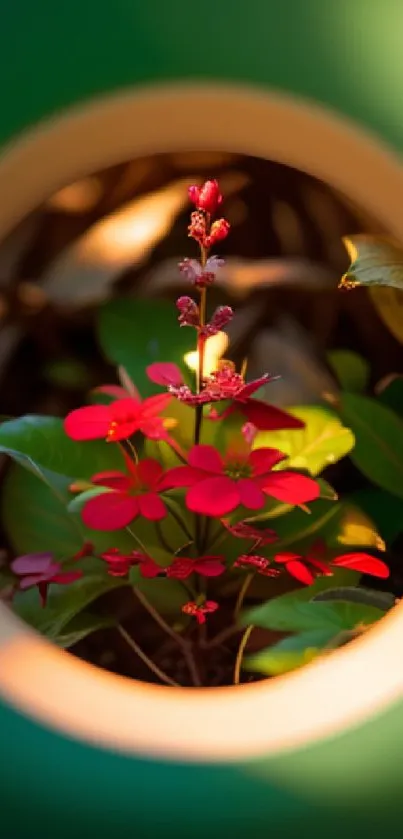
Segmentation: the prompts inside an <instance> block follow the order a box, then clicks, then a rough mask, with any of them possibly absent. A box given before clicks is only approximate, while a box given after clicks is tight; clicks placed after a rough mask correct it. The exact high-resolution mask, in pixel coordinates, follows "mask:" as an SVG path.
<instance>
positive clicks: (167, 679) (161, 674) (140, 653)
mask: <svg viewBox="0 0 403 839" xmlns="http://www.w3.org/2000/svg"><path fill="white" fill-rule="evenodd" d="M116 628H117V630H118V632H119V635H121V636H122V638H124V640H125V641H126V644H128V646H129V647H130V648H131V649H132V650H133V652H135V653H136V655H138V657H139V658H141V660H142V661H144V664H146V665H147V667H148V668H149V670H151V671H152V672H153V673H155V675H156V676H158V678H159V679H161V682H164V683H165V684H166V685H171V686H172V687H175V688H178V687H180V685H179V683H178V682H175V681H174V679H171V678H170V676H167V674H166V673H164V671H163V670H160V668H159V667H158V666H157V665H156V664H155V663H154V662H153V661H152V659H151V658H149V657H148V655H146V653H145V652H144V650H142V649H141V647H139V645H138V644H136V641H135V640H134V639H133V638H132V637H131V635H129V633H128V632H126V630H125V629H124V627H123V626H121V625H120V624H118V625H117V627H116Z"/></svg>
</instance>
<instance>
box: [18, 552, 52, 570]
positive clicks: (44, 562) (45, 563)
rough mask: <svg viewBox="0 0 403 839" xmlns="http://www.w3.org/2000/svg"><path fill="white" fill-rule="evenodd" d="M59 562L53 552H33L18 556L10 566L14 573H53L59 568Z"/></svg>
mask: <svg viewBox="0 0 403 839" xmlns="http://www.w3.org/2000/svg"><path fill="white" fill-rule="evenodd" d="M59 567H60V566H59V563H57V562H54V560H53V554H51V553H33V554H24V556H17V558H16V559H13V561H12V563H11V565H10V568H11V570H12V571H14V574H40V575H41V574H49V573H50V574H53V573H54V572H55V571H58V570H59Z"/></svg>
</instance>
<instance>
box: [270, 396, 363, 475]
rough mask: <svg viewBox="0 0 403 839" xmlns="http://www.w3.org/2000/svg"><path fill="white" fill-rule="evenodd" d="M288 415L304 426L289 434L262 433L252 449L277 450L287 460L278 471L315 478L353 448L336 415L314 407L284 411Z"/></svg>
mask: <svg viewBox="0 0 403 839" xmlns="http://www.w3.org/2000/svg"><path fill="white" fill-rule="evenodd" d="M288 411H289V413H290V414H292V415H293V416H295V417H298V419H301V420H302V421H303V422H304V423H305V427H304V428H301V429H296V430H293V431H265V432H262V433H261V434H258V435H257V437H256V440H255V444H254V447H255V448H260V447H264V446H268V447H270V448H275V449H279V450H280V451H282V452H284V453H285V454H287V455H288V459H287V460H285V461H284V462H283V463H281V464H280V465H279V468H281V469H289V468H292V469H302V470H306V471H307V472H309V473H310V474H311V475H314V476H315V475H319V473H320V472H322V470H323V469H325V468H326V466H329V465H330V464H332V463H336V462H337V461H338V460H340V458H342V457H344V456H345V455H346V454H348V452H349V451H351V449H352V448H353V446H354V436H353V434H352V432H351V431H350V429H349V428H346V427H345V426H343V425H342V423H341V422H340V419H339V418H338V416H337V415H336V414H334V413H333V412H332V411H330V410H328V409H327V408H321V407H317V406H313V407H302V408H292V409H288Z"/></svg>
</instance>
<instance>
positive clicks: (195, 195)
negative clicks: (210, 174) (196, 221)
mask: <svg viewBox="0 0 403 839" xmlns="http://www.w3.org/2000/svg"><path fill="white" fill-rule="evenodd" d="M188 194H189V198H190V200H191V202H192V204H194V205H195V207H196V208H197V209H198V210H204V212H205V213H209V214H210V215H214V213H215V211H216V209H217V207H218V206H219V205H220V204H221V202H222V195H221V192H220V188H219V186H218V181H206V182H205V183H204V184H203V186H201V187H199V186H190V187H189V189H188Z"/></svg>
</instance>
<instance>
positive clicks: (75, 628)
mask: <svg viewBox="0 0 403 839" xmlns="http://www.w3.org/2000/svg"><path fill="white" fill-rule="evenodd" d="M113 626H115V621H114V620H113V619H112V618H108V617H102V616H101V615H91V614H90V613H89V612H81V613H80V614H79V615H77V616H76V617H75V618H73V620H71V621H69V623H67V624H66V626H64V627H63V629H62V630H61V631H60V632H58V633H56V634H55V635H48V637H49V638H50V640H52V641H53V642H54V643H55V644H57V646H58V647H62V648H63V649H66V650H67V649H69V647H73V646H74V644H78V642H79V641H82V640H83V639H84V638H86V637H87V635H91V634H92V633H93V632H97V630H99V629H108V628H110V627H113Z"/></svg>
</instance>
